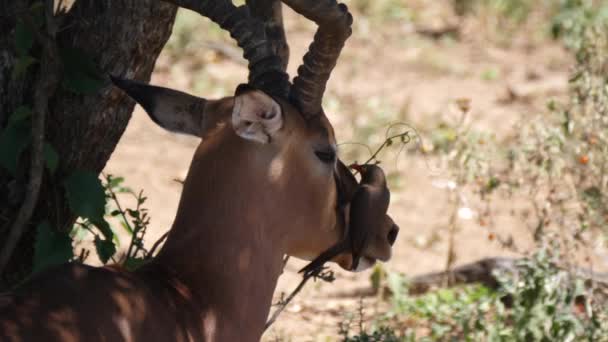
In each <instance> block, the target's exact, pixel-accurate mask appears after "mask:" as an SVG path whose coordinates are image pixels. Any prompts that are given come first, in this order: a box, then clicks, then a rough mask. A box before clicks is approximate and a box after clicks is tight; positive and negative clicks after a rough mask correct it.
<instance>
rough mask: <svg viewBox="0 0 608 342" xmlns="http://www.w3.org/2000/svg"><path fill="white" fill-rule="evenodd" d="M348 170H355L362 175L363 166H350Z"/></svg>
mask: <svg viewBox="0 0 608 342" xmlns="http://www.w3.org/2000/svg"><path fill="white" fill-rule="evenodd" d="M348 168H349V169H353V170H355V171H357V172H359V173H363V166H362V165H359V164H350V165H349V166H348Z"/></svg>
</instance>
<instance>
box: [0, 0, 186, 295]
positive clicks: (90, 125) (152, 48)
mask: <svg viewBox="0 0 608 342" xmlns="http://www.w3.org/2000/svg"><path fill="white" fill-rule="evenodd" d="M31 3H33V1H32V0H0V8H1V9H2V10H1V11H0V128H4V127H5V126H6V124H7V120H8V117H9V115H10V114H11V113H13V112H14V111H15V109H16V108H17V107H19V106H21V105H24V104H31V103H33V99H32V97H33V88H32V87H33V84H34V80H35V79H36V78H37V77H38V76H39V75H38V74H39V72H40V70H39V68H38V67H37V66H32V67H30V68H29V69H28V72H27V73H25V75H23V76H21V77H19V78H18V79H15V78H14V77H13V76H12V73H13V69H14V67H15V63H16V61H17V52H16V47H15V27H16V20H17V18H18V17H19V13H20V11H23V9H25V8H27V7H28V6H29V5H31ZM176 11H177V9H176V7H175V6H173V5H171V4H167V3H164V2H162V1H157V0H106V1H99V0H77V1H75V2H74V4H73V6H72V7H71V9H70V10H69V12H68V14H67V16H66V18H65V20H64V21H63V22H62V23H61V27H60V28H59V30H60V31H59V34H58V38H57V40H58V42H59V45H60V46H61V47H63V48H65V47H71V48H78V49H79V50H81V51H83V52H84V53H85V54H86V55H87V57H88V58H90V59H91V60H92V61H93V62H94V63H95V65H96V66H98V68H99V69H100V70H102V71H103V72H104V73H106V74H112V75H118V76H121V77H125V78H131V79H138V80H142V81H145V82H147V81H148V80H149V79H150V74H151V73H152V70H153V68H154V63H155V61H156V59H157V57H158V55H159V54H160V51H161V49H162V48H163V46H164V45H165V43H166V41H167V39H168V38H169V36H170V34H171V29H172V26H173V22H174V19H175V14H176ZM34 50H35V49H34ZM35 53H36V51H34V54H35ZM133 107H134V102H133V101H131V100H129V99H128V98H127V97H126V96H125V95H123V94H122V93H121V92H120V91H119V90H117V89H115V88H113V87H112V86H111V85H110V84H109V82H108V83H107V84H106V85H105V86H104V87H103V88H102V89H101V90H100V91H98V92H96V93H95V94H90V95H79V94H75V93H73V92H71V91H69V90H67V89H65V88H60V89H59V90H58V91H57V92H56V94H55V95H54V96H53V97H52V98H51V99H50V101H49V108H48V117H47V123H46V137H47V141H48V142H49V143H50V144H51V145H52V146H53V147H55V149H56V150H57V152H58V154H59V160H60V164H59V169H58V170H57V172H56V174H55V175H53V176H51V175H48V174H47V175H46V176H45V178H44V183H43V185H42V189H41V193H40V197H39V200H38V205H37V206H36V210H35V212H34V217H33V218H32V220H31V221H30V223H29V225H28V229H27V231H26V233H25V234H24V236H23V237H22V239H21V241H20V242H19V245H18V247H17V249H16V252H15V253H14V255H13V257H12V258H11V261H10V263H9V265H8V267H7V269H6V272H4V274H3V275H2V279H1V280H0V288H1V287H6V286H8V285H11V284H13V283H14V282H16V281H18V280H19V279H21V278H22V277H23V276H25V275H27V274H29V272H30V271H31V268H32V257H33V243H34V238H35V236H34V227H36V225H37V223H38V222H39V221H40V220H42V219H47V220H49V222H50V223H51V224H52V225H53V226H54V227H56V228H57V229H60V230H67V229H69V228H70V227H71V225H72V224H73V222H74V219H75V217H74V216H73V215H72V214H71V213H70V210H69V208H68V206H67V203H66V201H65V199H64V195H63V193H62V192H61V191H60V190H61V184H59V182H60V180H61V179H62V177H63V176H64V175H66V174H68V173H70V172H71V171H73V170H88V171H93V172H96V173H99V172H101V170H102V169H103V168H104V166H105V164H106V162H107V161H108V159H109V157H110V155H111V154H112V152H113V151H114V148H115V147H116V144H117V143H118V140H119V139H120V137H121V136H122V134H123V132H124V130H125V128H126V126H127V123H128V121H129V119H130V118H131V113H132V111H133ZM0 131H1V129H0ZM22 160H25V161H27V153H24V156H23V158H22ZM26 169H27V168H23V172H19V176H18V177H17V178H18V179H12V178H11V177H10V176H9V175H8V174H6V173H4V172H3V171H2V170H0V246H1V245H2V244H3V242H4V239H5V238H6V236H7V231H6V230H7V227H9V226H10V224H11V221H12V220H14V215H15V211H16V210H17V208H18V207H19V205H20V203H21V201H22V200H23V192H24V188H25V184H26V183H27V177H28V175H27V174H26V172H25V170H26ZM20 170H22V169H21V168H20Z"/></svg>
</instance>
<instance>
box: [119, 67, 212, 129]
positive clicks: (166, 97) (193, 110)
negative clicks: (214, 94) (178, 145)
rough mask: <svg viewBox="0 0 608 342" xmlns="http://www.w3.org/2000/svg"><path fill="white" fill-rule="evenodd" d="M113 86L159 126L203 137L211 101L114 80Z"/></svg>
mask: <svg viewBox="0 0 608 342" xmlns="http://www.w3.org/2000/svg"><path fill="white" fill-rule="evenodd" d="M110 79H111V80H112V83H114V85H115V86H117V87H118V88H120V89H121V90H122V91H124V92H125V93H127V95H129V97H131V98H132V99H133V100H135V101H136V102H137V103H139V104H140V105H141V106H142V107H143V108H144V109H145V111H146V112H147V113H148V115H149V116H150V118H151V119H152V120H153V121H154V122H156V123H157V124H158V125H159V126H161V127H162V128H164V129H167V130H169V131H172V132H177V133H184V134H190V135H195V136H197V137H200V136H201V135H202V125H203V112H204V110H205V104H206V103H207V100H205V99H203V98H200V97H196V96H192V95H188V94H186V93H182V92H180V91H177V90H173V89H168V88H163V87H157V86H151V85H148V84H145V83H141V82H136V81H130V80H126V79H122V78H116V77H112V76H110Z"/></svg>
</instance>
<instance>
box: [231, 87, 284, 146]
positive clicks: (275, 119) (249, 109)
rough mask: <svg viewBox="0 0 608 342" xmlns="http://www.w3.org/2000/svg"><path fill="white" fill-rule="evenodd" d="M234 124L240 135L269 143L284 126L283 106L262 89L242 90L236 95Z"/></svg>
mask: <svg viewBox="0 0 608 342" xmlns="http://www.w3.org/2000/svg"><path fill="white" fill-rule="evenodd" d="M232 126H233V127H234V130H235V131H236V134H237V135H239V136H240V137H242V138H244V139H247V140H252V141H256V142H259V143H262V144H267V143H269V142H270V139H271V138H272V135H273V134H274V133H276V132H277V131H278V130H280V129H281V127H283V112H282V110H281V106H280V105H279V104H278V103H277V102H276V101H275V100H273V99H272V98H271V97H270V96H268V95H266V94H264V93H263V92H261V91H258V90H250V91H245V92H242V93H240V94H238V95H237V96H235V97H234V107H233V109H232Z"/></svg>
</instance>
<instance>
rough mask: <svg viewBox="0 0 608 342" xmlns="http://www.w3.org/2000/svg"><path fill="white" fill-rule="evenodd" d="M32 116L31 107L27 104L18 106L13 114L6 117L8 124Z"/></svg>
mask: <svg viewBox="0 0 608 342" xmlns="http://www.w3.org/2000/svg"><path fill="white" fill-rule="evenodd" d="M30 116H32V109H31V108H30V107H28V106H20V107H17V109H15V111H14V112H13V114H11V116H10V117H9V118H8V122H9V124H11V123H13V124H14V123H18V122H21V121H24V120H26V119H27V118H29V117H30Z"/></svg>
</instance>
